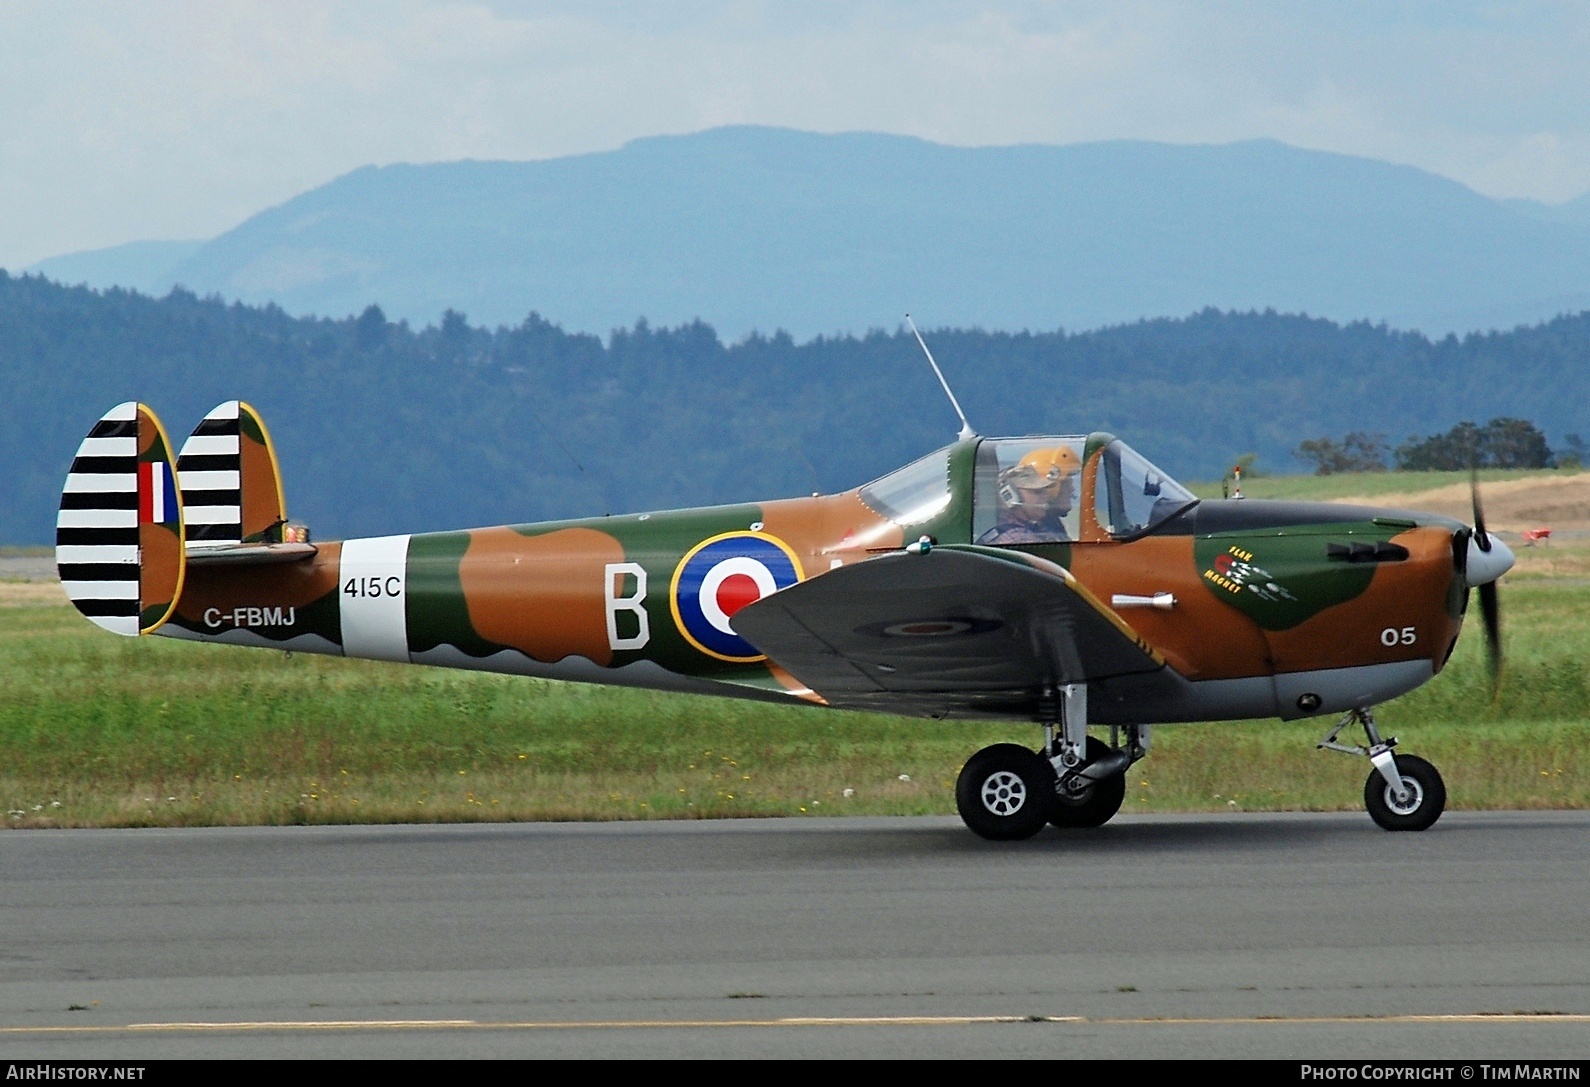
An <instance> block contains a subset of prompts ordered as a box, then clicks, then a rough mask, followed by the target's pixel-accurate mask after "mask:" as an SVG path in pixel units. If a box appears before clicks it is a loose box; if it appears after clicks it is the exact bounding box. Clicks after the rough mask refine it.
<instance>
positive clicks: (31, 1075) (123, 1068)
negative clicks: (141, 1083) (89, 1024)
mask: <svg viewBox="0 0 1590 1087" xmlns="http://www.w3.org/2000/svg"><path fill="white" fill-rule="evenodd" d="M146 1067H147V1066H146V1065H142V1064H83V1063H78V1062H75V1061H11V1062H9V1063H7V1064H6V1079H7V1080H32V1081H34V1082H39V1081H44V1082H55V1081H57V1080H95V1081H98V1080H141V1079H143V1078H144V1069H145V1068H146Z"/></svg>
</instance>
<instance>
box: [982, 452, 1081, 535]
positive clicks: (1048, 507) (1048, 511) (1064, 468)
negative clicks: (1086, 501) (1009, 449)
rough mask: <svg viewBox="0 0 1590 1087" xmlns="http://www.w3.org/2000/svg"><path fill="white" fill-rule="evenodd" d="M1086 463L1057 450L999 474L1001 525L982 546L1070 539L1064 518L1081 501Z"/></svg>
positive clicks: (1024, 460) (1026, 458)
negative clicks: (1079, 493)
mask: <svg viewBox="0 0 1590 1087" xmlns="http://www.w3.org/2000/svg"><path fill="white" fill-rule="evenodd" d="M1081 469H1082V462H1081V461H1080V460H1079V459H1078V457H1077V454H1076V451H1075V450H1073V449H1071V448H1070V447H1069V446H1065V445H1059V446H1052V447H1050V448H1047V449H1034V450H1033V451H1032V452H1030V453H1028V454H1027V455H1026V456H1024V457H1022V458H1021V460H1019V461H1017V462H1016V463H1015V464H1013V465H1011V466H1010V467H1009V468H1006V469H1005V470H1004V471H1002V472H1000V473H999V490H998V495H999V520H998V522H997V523H996V524H995V525H994V527H993V528H991V529H989V530H988V531H987V532H985V533H983V534H982V535H981V536H980V537H978V540H977V542H978V543H980V544H1023V543H1055V542H1061V541H1066V540H1069V539H1071V536H1070V534H1069V533H1068V532H1067V531H1066V525H1065V518H1066V516H1067V515H1068V514H1069V513H1070V512H1071V507H1072V506H1073V505H1074V504H1075V503H1076V499H1077V477H1078V476H1079V475H1080V474H1081Z"/></svg>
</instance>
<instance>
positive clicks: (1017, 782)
mask: <svg viewBox="0 0 1590 1087" xmlns="http://www.w3.org/2000/svg"><path fill="white" fill-rule="evenodd" d="M979 795H981V796H982V798H983V807H985V808H987V809H988V810H989V811H990V812H992V813H993V814H995V815H998V816H1001V817H1004V816H1011V815H1015V814H1016V813H1017V812H1019V811H1020V810H1021V809H1022V806H1023V805H1024V804H1026V803H1027V783H1026V782H1025V781H1023V780H1021V777H1020V776H1019V775H1017V774H1013V773H1011V772H1010V771H1009V770H999V771H996V772H995V773H992V774H989V775H988V778H987V780H985V781H984V782H983V787H982V789H981V790H980V794H979Z"/></svg>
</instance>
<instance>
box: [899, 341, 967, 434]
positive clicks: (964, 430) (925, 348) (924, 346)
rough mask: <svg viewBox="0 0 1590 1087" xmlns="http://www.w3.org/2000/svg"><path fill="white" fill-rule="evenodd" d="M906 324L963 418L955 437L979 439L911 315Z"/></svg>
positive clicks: (956, 410)
mask: <svg viewBox="0 0 1590 1087" xmlns="http://www.w3.org/2000/svg"><path fill="white" fill-rule="evenodd" d="M905 323H906V324H908V325H910V326H911V334H912V335H913V336H915V337H916V342H917V343H919V344H921V345H922V353H923V354H924V355H926V356H927V360H928V365H929V366H931V367H933V374H934V376H935V377H937V378H938V379H939V384H940V385H942V386H944V395H945V396H947V397H949V398H950V404H951V405H952V406H953V407H954V408H955V414H956V415H959V416H960V417H961V430H960V433H959V434H957V435H955V437H956V438H957V439H958V440H960V441H965V440H966V439H967V438H975V437H977V431H975V430H973V429H972V424H971V423H968V422H967V421H966V413H965V412H964V411H962V410H961V402H960V401H959V400H957V399H955V394H954V393H953V392H951V391H950V383H949V382H948V381H945V380H944V371H943V370H940V369H939V364H938V363H937V362H936V361H935V360H934V358H933V352H931V351H929V350H928V345H927V341H926V340H924V339H923V338H922V333H920V332H918V331H917V330H916V322H915V321H913V320H911V315H910V314H909V313H908V314H906V315H905Z"/></svg>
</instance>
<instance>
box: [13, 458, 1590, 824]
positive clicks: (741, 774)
mask: <svg viewBox="0 0 1590 1087" xmlns="http://www.w3.org/2000/svg"><path fill="white" fill-rule="evenodd" d="M1532 474H1541V473H1516V472H1514V473H1487V474H1485V476H1484V478H1486V479H1487V480H1489V479H1492V478H1495V479H1516V478H1520V477H1522V476H1525V475H1532ZM1546 474H1551V473H1546ZM1466 478H1467V477H1466V475H1465V474H1464V473H1433V472H1432V473H1374V474H1370V475H1353V476H1328V477H1313V476H1281V477H1263V478H1260V479H1256V480H1252V481H1250V482H1249V483H1248V484H1247V485H1246V486H1245V490H1246V491H1247V493H1248V494H1249V495H1251V496H1254V497H1275V498H1306V499H1325V498H1332V497H1341V496H1343V495H1372V494H1376V493H1398V492H1401V493H1407V492H1412V491H1418V490H1421V489H1424V488H1435V487H1441V486H1448V485H1450V484H1452V483H1453V482H1460V483H1461V482H1466ZM1204 489H1205V490H1206V491H1207V490H1208V488H1204ZM1213 490H1214V493H1216V494H1218V493H1219V485H1218V484H1216V485H1214V488H1213ZM48 554H49V552H48V550H47V549H0V559H6V558H10V559H13V560H15V559H19V558H27V557H32V558H33V559H37V557H38V556H40V555H48ZM35 565H36V563H35ZM1587 575H1590V546H1587V545H1584V544H1576V543H1573V542H1569V541H1565V542H1564V543H1562V544H1553V545H1551V546H1549V547H1540V548H1527V549H1520V551H1519V565H1518V568H1517V569H1516V570H1515V571H1514V573H1513V574H1511V575H1509V576H1508V578H1507V579H1505V581H1504V583H1503V587H1502V600H1503V612H1504V617H1505V644H1506V651H1507V658H1508V666H1507V673H1506V681H1505V683H1504V685H1503V689H1502V693H1501V696H1500V697H1499V698H1498V699H1497V700H1495V701H1494V702H1493V700H1492V698H1491V696H1490V689H1489V681H1488V679H1487V676H1486V672H1485V669H1484V665H1483V662H1482V659H1481V656H1480V643H1481V640H1482V639H1481V638H1480V637H1479V636H1478V632H1477V630H1476V629H1475V628H1476V627H1477V626H1478V624H1477V622H1471V623H1470V626H1469V630H1468V632H1467V633H1466V635H1465V637H1464V639H1463V641H1462V643H1461V644H1460V645H1459V647H1458V651H1457V654H1456V655H1455V656H1454V658H1453V660H1452V663H1451V664H1450V666H1449V667H1448V668H1447V670H1446V672H1444V673H1443V674H1442V675H1441V676H1440V677H1438V678H1437V679H1436V680H1435V681H1434V682H1432V683H1430V684H1428V685H1427V686H1425V687H1423V688H1421V689H1420V690H1418V691H1415V692H1413V693H1412V694H1410V695H1408V696H1406V697H1404V698H1402V699H1399V700H1397V701H1396V702H1394V703H1391V704H1389V705H1386V706H1384V707H1382V708H1381V709H1380V711H1379V718H1380V721H1381V723H1382V725H1383V727H1384V728H1385V729H1386V730H1387V731H1388V732H1390V733H1393V734H1396V735H1398V736H1400V737H1401V739H1402V741H1403V744H1402V748H1401V750H1404V751H1408V752H1410V753H1415V754H1420V755H1423V756H1425V757H1426V758H1429V759H1430V760H1431V761H1433V762H1434V763H1436V765H1437V766H1438V767H1440V769H1441V771H1442V773H1443V775H1444V776H1445V778H1446V780H1447V786H1448V791H1449V793H1450V805H1451V806H1452V807H1454V808H1551V807H1575V808H1577V807H1585V806H1587V805H1590V663H1587V662H1590V576H1587ZM3 577H4V575H3V574H0V699H3V701H0V803H3V805H4V810H5V811H6V813H7V814H6V815H5V816H4V817H3V823H4V825H8V826H12V827H44V826H172V825H212V824H249V823H333V822H336V823H340V822H391V821H460V820H501V819H615V818H620V819H650V818H717V817H727V816H747V815H787V816H800V815H803V814H806V815H831V814H917V813H942V814H949V813H953V812H954V810H955V802H954V782H955V776H956V774H957V773H958V772H959V769H960V766H961V764H962V763H963V762H964V761H965V760H966V758H967V756H969V755H970V754H971V753H972V752H973V751H975V750H977V749H978V748H979V747H982V746H984V745H986V744H989V743H994V742H997V741H1000V740H1015V741H1018V742H1023V743H1027V744H1029V745H1031V744H1035V743H1036V742H1037V739H1038V732H1037V729H1036V728H1035V727H1033V726H1024V725H1019V724H1011V725H994V726H988V725H968V724H964V723H954V722H934V721H918V720H912V719H903V718H891V717H884V716H878V715H871V714H856V713H838V712H828V711H823V710H818V709H811V708H805V707H794V706H791V707H782V706H772V705H766V704H763V703H754V702H736V701H729V700H725V699H711V698H696V697H689V696H683V695H670V694H658V693H649V692H640V691H629V690H620V689H616V688H600V687H590V686H584V685H579V684H566V683H552V682H545V681H538V680H527V679H520V678H513V677H502V676H489V675H478V674H473V673H464V672H450V671H443V670H439V669H431V668H415V667H405V666H401V665H390V664H378V663H371V662H364V661H346V660H341V659H338V658H326V657H314V656H306V655H303V654H299V655H296V656H292V657H288V656H286V655H284V654H282V653H280V652H275V651H268V650H246V649H235V648H230V647H223V646H206V645H195V644H192V643H187V642H176V641H167V640H165V639H161V638H149V639H139V640H129V639H121V638H115V637H111V636H109V635H105V634H103V633H101V632H99V631H97V630H95V629H94V628H92V627H91V626H89V624H88V623H87V622H86V621H84V620H83V619H82V618H81V617H80V616H78V614H77V613H76V612H75V611H74V610H72V609H71V608H70V607H67V606H65V605H64V604H63V603H61V600H62V597H61V593H60V588H59V586H58V585H55V584H53V583H50V582H41V581H10V582H7V581H4V580H3ZM1328 727H1329V722H1327V721H1309V722H1298V723H1293V724H1280V723H1278V722H1274V721H1269V722H1241V723H1236V724H1218V725H1176V726H1168V727H1163V728H1160V729H1158V730H1156V732H1155V735H1154V747H1153V752H1152V754H1151V755H1150V757H1149V758H1148V759H1146V760H1145V761H1143V762H1141V763H1139V764H1138V765H1137V766H1135V767H1133V768H1132V770H1131V772H1130V774H1129V775H1128V781H1129V791H1128V794H1127V800H1126V807H1125V810H1127V811H1139V812H1145V811H1254V810H1276V809H1286V810H1335V809H1346V810H1357V809H1360V808H1361V806H1362V792H1363V784H1364V779H1365V777H1366V776H1367V774H1368V764H1367V761H1366V760H1363V759H1354V758H1349V757H1347V756H1344V755H1337V754H1332V753H1327V752H1319V751H1316V750H1315V748H1314V743H1315V742H1316V741H1317V740H1318V739H1319V738H1320V737H1321V736H1322V735H1323V734H1324V732H1325V731H1326V729H1327V728H1328ZM1354 742H1357V737H1354Z"/></svg>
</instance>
